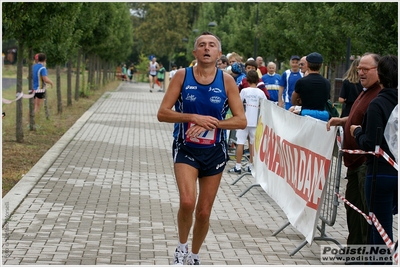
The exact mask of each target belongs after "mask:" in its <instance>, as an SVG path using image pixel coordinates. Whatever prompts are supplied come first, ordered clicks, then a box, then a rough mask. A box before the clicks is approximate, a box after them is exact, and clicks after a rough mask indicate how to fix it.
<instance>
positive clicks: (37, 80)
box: [32, 53, 53, 114]
mask: <svg viewBox="0 0 400 267" xmlns="http://www.w3.org/2000/svg"><path fill="white" fill-rule="evenodd" d="M35 60H36V56H35ZM46 60H47V57H46V54H44V53H39V54H38V56H37V63H36V64H35V65H33V68H32V77H33V91H34V94H35V95H34V99H35V100H34V104H35V108H34V113H35V114H36V113H37V112H38V111H39V110H40V106H41V104H42V102H43V100H44V99H45V98H46V87H47V84H50V85H51V87H53V82H52V81H51V80H50V79H49V77H48V75H47V69H46Z"/></svg>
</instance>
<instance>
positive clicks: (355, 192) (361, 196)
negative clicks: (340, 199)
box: [345, 163, 369, 245]
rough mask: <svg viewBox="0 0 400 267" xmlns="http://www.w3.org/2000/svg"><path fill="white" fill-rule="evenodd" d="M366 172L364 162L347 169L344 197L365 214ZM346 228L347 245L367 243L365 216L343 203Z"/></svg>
mask: <svg viewBox="0 0 400 267" xmlns="http://www.w3.org/2000/svg"><path fill="white" fill-rule="evenodd" d="M366 173H367V166H366V164H365V163H364V164H362V165H361V166H360V167H358V168H355V169H347V177H346V178H347V186H346V193H345V198H346V199H347V200H348V201H349V202H350V203H352V204H353V205H354V206H356V207H357V208H359V209H360V210H361V211H363V212H364V213H365V214H368V210H367V203H366V200H365V193H364V192H365V190H364V185H365V177H366ZM345 207H346V218H347V228H348V230H349V236H348V238H347V245H359V244H367V235H368V227H369V224H368V223H367V221H366V220H365V218H364V217H363V216H362V215H361V214H359V213H358V212H357V211H355V210H354V209H353V208H351V207H349V206H348V205H345Z"/></svg>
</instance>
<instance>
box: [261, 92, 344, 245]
mask: <svg viewBox="0 0 400 267" xmlns="http://www.w3.org/2000/svg"><path fill="white" fill-rule="evenodd" d="M260 104H261V107H260V115H259V121H258V125H257V131H256V139H255V145H254V147H255V150H256V151H255V153H254V172H253V175H255V179H256V182H257V183H258V184H260V185H261V187H262V188H263V189H264V190H265V192H267V193H268V195H269V196H270V197H271V198H272V199H273V200H274V201H275V202H276V203H277V204H278V205H279V206H280V207H281V209H282V210H283V211H284V212H285V214H286V216H287V217H288V220H289V222H290V223H291V225H293V226H294V227H295V228H296V229H297V230H298V231H300V233H302V234H303V235H304V236H305V238H306V240H307V242H308V243H310V244H311V243H312V240H313V237H314V232H315V230H316V227H317V221H318V217H319V212H320V209H321V205H320V204H321V200H323V197H324V194H325V191H326V186H325V181H326V178H327V177H328V173H329V165H330V162H331V157H332V151H333V146H334V142H335V137H336V127H332V128H331V130H330V131H327V130H326V122H324V121H321V120H317V119H314V118H311V117H304V116H299V115H296V114H294V113H292V112H289V111H287V110H285V109H283V108H280V107H278V106H277V105H275V104H274V103H273V102H271V101H269V100H261V102H260Z"/></svg>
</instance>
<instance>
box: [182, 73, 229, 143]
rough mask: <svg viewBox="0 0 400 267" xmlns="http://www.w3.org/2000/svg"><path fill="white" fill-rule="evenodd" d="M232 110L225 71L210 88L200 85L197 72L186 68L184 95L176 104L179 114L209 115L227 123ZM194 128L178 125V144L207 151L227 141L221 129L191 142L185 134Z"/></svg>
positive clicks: (186, 124)
mask: <svg viewBox="0 0 400 267" xmlns="http://www.w3.org/2000/svg"><path fill="white" fill-rule="evenodd" d="M228 109H229V106H228V97H227V96H226V91H225V84H224V77H223V71H222V70H220V69H217V73H216V75H215V78H214V80H213V81H212V82H211V83H210V84H200V83H198V82H197V81H196V79H195V77H194V73H193V68H192V67H189V68H186V74H185V78H184V81H183V85H182V89H181V94H180V96H179V98H178V100H177V102H176V103H175V111H177V112H181V113H192V114H200V115H208V116H212V117H215V118H217V119H218V120H223V119H224V118H225V115H226V112H227V111H228ZM192 125H193V123H178V126H179V128H178V135H177V137H176V141H177V142H179V143H184V144H185V145H187V146H190V147H197V148H207V147H212V146H214V145H215V144H218V143H220V142H223V141H225V130H223V129H219V128H217V129H214V130H211V131H206V132H204V133H203V134H201V135H199V136H197V137H196V138H189V137H187V136H186V135H185V133H186V131H187V129H188V127H190V126H192Z"/></svg>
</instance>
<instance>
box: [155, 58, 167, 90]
mask: <svg viewBox="0 0 400 267" xmlns="http://www.w3.org/2000/svg"><path fill="white" fill-rule="evenodd" d="M158 65H159V70H158V72H157V80H158V81H159V82H160V89H159V90H158V92H163V89H164V88H163V84H164V78H165V68H164V66H163V64H162V63H161V62H160V63H158Z"/></svg>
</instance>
